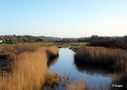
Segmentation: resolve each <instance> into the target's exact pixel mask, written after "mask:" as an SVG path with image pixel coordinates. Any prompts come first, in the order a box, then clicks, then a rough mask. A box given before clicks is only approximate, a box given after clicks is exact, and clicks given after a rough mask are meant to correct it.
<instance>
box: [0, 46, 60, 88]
mask: <svg viewBox="0 0 127 90" xmlns="http://www.w3.org/2000/svg"><path fill="white" fill-rule="evenodd" d="M56 49H57V50H56ZM46 50H49V51H50V50H51V52H52V54H54V55H56V54H58V48H57V47H49V48H45V47H40V46H38V45H35V46H32V45H10V46H8V45H7V46H6V45H4V46H1V47H0V54H1V55H0V57H1V58H0V61H1V59H2V62H1V63H0V64H1V68H3V69H1V70H2V71H1V73H2V74H1V76H0V89H2V90H39V89H41V88H43V87H44V85H51V84H54V83H55V82H57V83H58V82H59V81H60V78H59V76H58V75H57V76H56V75H54V74H51V73H50V72H49V71H48V66H47V62H48V55H47V53H46ZM53 51H54V52H53ZM6 59H8V61H10V62H4V60H6ZM3 63H4V64H3ZM8 63H10V66H8ZM2 64H3V65H2ZM4 67H6V68H4ZM10 68H11V70H10V72H6V69H10ZM49 78H50V81H51V82H48V84H46V83H47V80H49ZM52 80H53V81H52Z"/></svg>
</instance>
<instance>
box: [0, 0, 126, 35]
mask: <svg viewBox="0 0 127 90" xmlns="http://www.w3.org/2000/svg"><path fill="white" fill-rule="evenodd" d="M13 34H16V35H34V36H40V35H43V36H54V37H87V36H91V35H99V36H124V35H127V0H0V35H13Z"/></svg>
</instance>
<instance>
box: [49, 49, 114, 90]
mask: <svg viewBox="0 0 127 90" xmlns="http://www.w3.org/2000/svg"><path fill="white" fill-rule="evenodd" d="M74 55H75V52H73V51H72V50H70V49H69V48H61V49H59V57H58V59H57V61H56V62H55V63H54V64H52V65H51V66H50V67H49V70H50V71H51V72H55V73H58V74H59V75H60V76H61V77H64V76H68V77H69V78H71V79H73V80H77V81H79V80H81V79H83V80H84V81H85V82H86V84H87V87H88V90H110V88H111V83H112V80H113V77H116V75H115V74H110V73H105V72H103V70H102V71H101V70H100V71H99V70H96V69H88V68H85V69H84V68H82V67H80V66H78V65H76V64H75V62H74ZM59 89H61V90H62V89H63V90H64V89H65V88H62V87H61V88H60V87H59Z"/></svg>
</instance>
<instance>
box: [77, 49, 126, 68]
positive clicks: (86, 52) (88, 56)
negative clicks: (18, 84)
mask: <svg viewBox="0 0 127 90" xmlns="http://www.w3.org/2000/svg"><path fill="white" fill-rule="evenodd" d="M126 61H127V52H126V51H125V50H121V49H109V48H104V47H82V48H80V49H78V50H77V52H76V54H75V62H76V63H77V64H81V65H89V66H95V67H104V68H108V69H111V70H114V69H116V70H117V69H118V70H120V69H122V68H124V67H125V63H126Z"/></svg>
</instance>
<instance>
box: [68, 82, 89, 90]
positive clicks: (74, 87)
mask: <svg viewBox="0 0 127 90" xmlns="http://www.w3.org/2000/svg"><path fill="white" fill-rule="evenodd" d="M67 90H87V88H86V86H85V83H84V81H82V80H81V81H80V82H79V83H77V82H74V81H73V82H72V83H70V84H69V85H68V86H67Z"/></svg>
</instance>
